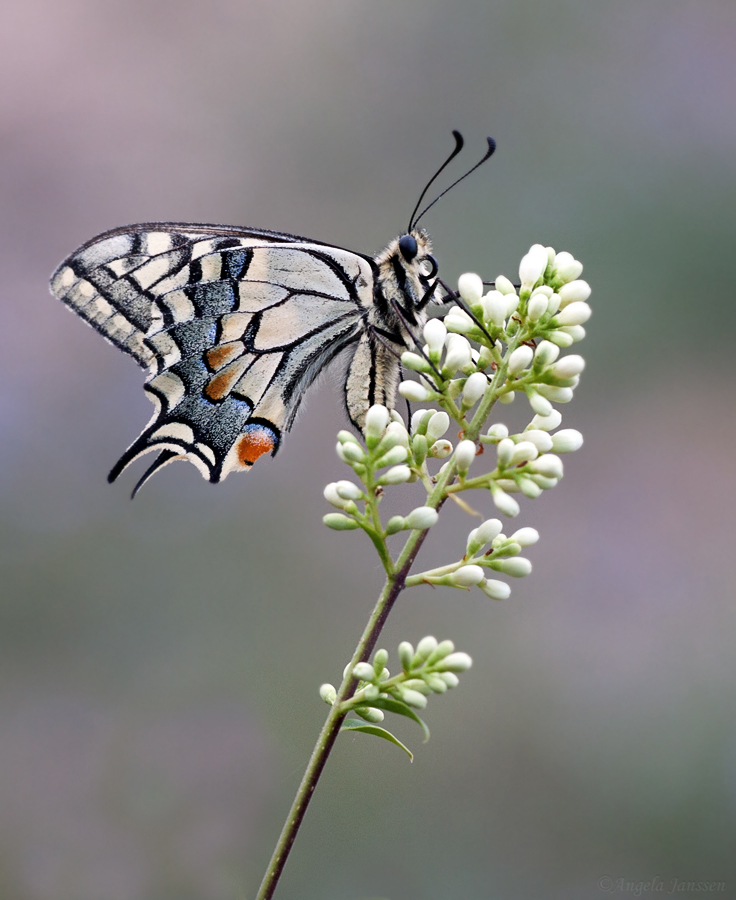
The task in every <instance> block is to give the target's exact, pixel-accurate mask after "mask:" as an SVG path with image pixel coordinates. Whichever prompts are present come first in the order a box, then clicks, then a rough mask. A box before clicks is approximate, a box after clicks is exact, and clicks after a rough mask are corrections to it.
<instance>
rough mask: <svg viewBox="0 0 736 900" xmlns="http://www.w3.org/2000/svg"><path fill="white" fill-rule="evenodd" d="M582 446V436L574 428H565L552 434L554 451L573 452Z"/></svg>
mask: <svg viewBox="0 0 736 900" xmlns="http://www.w3.org/2000/svg"><path fill="white" fill-rule="evenodd" d="M582 446H583V436H582V434H580V432H579V431H576V430H575V429H574V428H565V429H563V430H562V431H558V432H557V434H555V435H553V436H552V448H553V449H554V451H555V453H574V452H575V450H579V449H580V448H581V447H582Z"/></svg>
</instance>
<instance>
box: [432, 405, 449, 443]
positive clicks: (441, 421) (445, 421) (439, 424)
mask: <svg viewBox="0 0 736 900" xmlns="http://www.w3.org/2000/svg"><path fill="white" fill-rule="evenodd" d="M449 427H450V417H449V416H448V415H447V413H446V412H445V411H444V410H443V411H442V412H438V413H435V414H434V415H433V416H432V417H431V418H430V420H429V422H428V423H427V441H429V442H432V443H434V441H436V440H437V439H438V438H441V437H442V435H443V434H444V433H445V432H446V431H447V429H448V428H449Z"/></svg>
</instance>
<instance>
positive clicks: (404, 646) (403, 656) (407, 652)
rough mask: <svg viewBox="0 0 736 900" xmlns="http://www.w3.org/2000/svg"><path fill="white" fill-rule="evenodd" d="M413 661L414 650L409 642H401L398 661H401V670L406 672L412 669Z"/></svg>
mask: <svg viewBox="0 0 736 900" xmlns="http://www.w3.org/2000/svg"><path fill="white" fill-rule="evenodd" d="M413 659H414V648H413V647H412V645H411V644H410V643H409V641H402V642H401V643H400V644H399V660H400V661H401V668H402V669H403V670H404V671H405V672H408V671H410V669H411V667H412V661H413Z"/></svg>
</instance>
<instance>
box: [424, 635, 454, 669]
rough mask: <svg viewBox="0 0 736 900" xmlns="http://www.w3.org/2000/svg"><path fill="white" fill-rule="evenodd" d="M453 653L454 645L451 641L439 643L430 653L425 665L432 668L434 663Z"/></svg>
mask: <svg viewBox="0 0 736 900" xmlns="http://www.w3.org/2000/svg"><path fill="white" fill-rule="evenodd" d="M454 652H455V645H454V644H453V643H452V641H440V642H439V644H437V647H436V648H435V649H434V650H433V651H432V653H431V654H430V655H429V658H428V659H427V665H428V666H433V665H434V664H435V663H437V662H439V661H440V660H441V659H444V658H445V657H446V656H449V655H450V654H451V653H454Z"/></svg>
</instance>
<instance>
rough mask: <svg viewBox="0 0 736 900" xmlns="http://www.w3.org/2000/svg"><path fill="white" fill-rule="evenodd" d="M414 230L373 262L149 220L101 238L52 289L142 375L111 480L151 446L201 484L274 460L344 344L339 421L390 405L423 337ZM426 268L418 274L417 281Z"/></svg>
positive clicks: (297, 242)
mask: <svg viewBox="0 0 736 900" xmlns="http://www.w3.org/2000/svg"><path fill="white" fill-rule="evenodd" d="M430 254H431V245H430V242H429V238H428V237H427V235H426V233H425V232H424V231H423V230H421V229H414V230H412V231H410V232H408V233H407V234H404V235H402V236H401V237H399V238H396V239H395V240H394V241H392V242H391V244H389V246H388V247H387V248H386V249H385V250H384V251H383V252H382V253H381V254H379V255H378V256H376V257H375V258H371V257H370V256H365V255H362V254H359V253H354V252H352V251H349V250H344V249H342V248H339V247H334V246H332V245H330V244H324V243H321V242H318V241H312V240H309V239H306V238H301V237H297V236H295V235H290V234H282V233H279V232H273V231H261V230H258V229H247V228H234V227H230V226H220V225H195V224H176V223H152V224H142V225H133V226H129V227H127V228H120V229H115V230H113V231H109V232H106V233H104V234H102V235H99V236H98V237H96V238H94V239H93V240H91V241H89V242H87V243H86V244H84V245H83V246H82V247H80V248H79V249H78V250H77V251H76V252H75V253H73V254H72V255H71V256H69V257H68V258H67V259H66V260H64V262H63V263H61V265H60V266H59V268H58V269H57V270H56V272H55V273H54V275H53V276H52V279H51V290H52V293H53V294H55V295H56V296H57V297H59V299H61V300H62V301H63V302H64V303H65V304H66V305H67V306H69V307H70V308H71V309H73V310H74V311H75V312H76V313H77V314H78V315H80V316H81V317H82V318H83V319H84V320H85V321H87V322H88V323H89V324H90V325H91V326H92V327H93V328H95V329H96V330H97V331H99V332H100V333H101V334H102V335H103V336H104V337H105V338H107V339H108V340H109V341H111V342H112V343H113V344H115V345H116V346H117V347H119V348H120V349H121V350H123V351H124V352H126V353H128V354H129V355H131V356H132V357H133V358H134V359H135V360H136V361H137V362H138V364H139V365H141V366H142V367H144V368H147V369H148V376H147V380H146V384H145V386H144V389H145V391H146V394H147V395H148V397H149V398H150V399H151V400H152V402H153V404H154V407H155V411H154V415H153V418H152V419H151V421H150V422H149V424H148V425H147V426H146V428H145V429H144V430H143V432H142V433H141V435H140V436H139V437H138V438H137V439H136V441H135V442H134V443H133V444H132V445H131V446H130V447H129V448H128V450H126V452H125V453H124V454H123V456H122V457H121V459H120V460H119V461H118V463H116V465H115V466H114V467H113V469H112V471H111V473H110V480H111V481H112V480H114V479H115V478H116V477H117V476H118V475H119V474H120V473H121V472H122V471H123V469H125V468H126V467H127V466H128V465H129V464H130V463H131V462H133V460H135V459H137V458H138V457H139V456H142V455H144V454H147V453H150V452H154V451H158V453H159V455H158V457H157V459H156V461H155V462H154V463H153V465H152V466H151V467H150V468H149V469H148V471H147V472H146V473H145V474H144V476H143V478H142V479H141V481H140V482H139V485H138V486H140V485H141V484H142V483H143V482H144V481H145V480H147V478H149V477H150V476H151V475H152V474H153V473H154V472H155V471H157V470H158V469H159V468H161V467H162V466H163V465H166V464H167V463H169V462H172V461H173V460H175V459H186V460H188V461H189V462H191V463H193V464H194V465H195V466H196V467H197V468H198V469H199V471H200V472H201V473H202V475H203V476H204V477H205V478H206V479H208V480H209V481H212V482H217V481H221V480H222V479H223V478H225V477H226V476H227V475H228V474H229V473H230V472H233V471H242V470H246V469H249V468H250V467H251V466H252V465H253V463H254V462H255V460H256V459H257V458H258V457H259V456H261V455H263V454H264V453H271V454H273V453H275V452H276V450H277V449H278V447H279V444H280V442H281V438H282V434H283V433H284V432H285V431H288V430H289V428H290V427H291V425H292V424H293V421H294V418H295V416H296V413H297V410H298V407H299V403H300V401H301V399H302V396H303V394H304V392H305V390H306V389H307V388H308V387H309V385H310V384H311V382H312V381H313V380H314V378H315V377H316V376H317V374H318V373H319V372H320V371H321V370H322V369H323V368H324V366H325V365H327V364H328V363H329V362H330V361H331V360H332V359H333V358H334V357H335V356H336V355H337V354H338V353H340V352H341V351H343V350H346V348H349V352H350V353H351V360H350V364H349V367H348V373H347V378H346V382H345V405H346V408H347V412H348V415H349V417H350V419H351V421H352V422H353V424H354V425H356V426H357V427H358V428H362V426H363V424H364V421H365V414H366V412H367V411H368V409H369V407H370V406H371V405H373V404H374V403H382V404H385V405H386V406H388V407H393V404H394V400H395V395H396V388H397V385H398V381H399V375H400V364H399V356H400V354H401V352H402V351H403V350H404V349H406V347H407V346H412V334H416V333H418V332H421V327H422V325H423V324H424V322H425V321H426V307H427V304H428V303H429V302H430V301H431V300H432V299H434V287H435V275H436V263H435V262H434V259H433V258H432V257H431V255H430ZM428 265H429V269H430V271H429V272H427V266H428Z"/></svg>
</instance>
